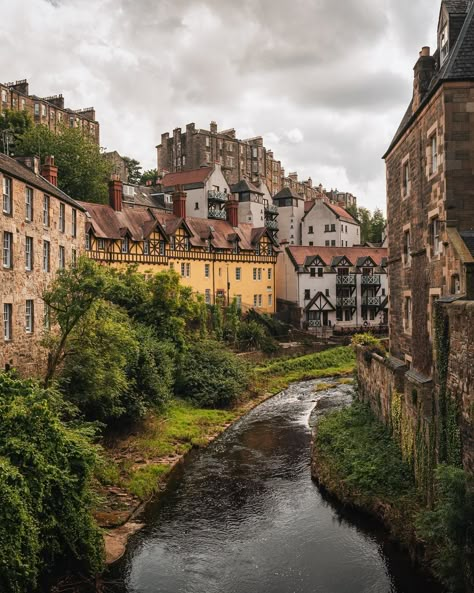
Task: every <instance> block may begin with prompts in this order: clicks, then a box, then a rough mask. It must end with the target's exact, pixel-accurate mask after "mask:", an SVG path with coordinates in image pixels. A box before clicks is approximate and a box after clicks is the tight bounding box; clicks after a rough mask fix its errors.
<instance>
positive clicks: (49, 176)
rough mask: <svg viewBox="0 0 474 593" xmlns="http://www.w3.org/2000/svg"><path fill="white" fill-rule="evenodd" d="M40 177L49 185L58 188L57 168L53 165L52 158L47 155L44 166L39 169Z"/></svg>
mask: <svg viewBox="0 0 474 593" xmlns="http://www.w3.org/2000/svg"><path fill="white" fill-rule="evenodd" d="M41 175H42V176H43V177H44V178H45V179H46V181H49V183H51V185H55V186H56V187H57V186H58V168H57V167H56V165H55V164H54V156H53V155H48V156H47V157H45V159H44V164H43V166H42V167H41Z"/></svg>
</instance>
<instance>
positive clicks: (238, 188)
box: [230, 179, 264, 196]
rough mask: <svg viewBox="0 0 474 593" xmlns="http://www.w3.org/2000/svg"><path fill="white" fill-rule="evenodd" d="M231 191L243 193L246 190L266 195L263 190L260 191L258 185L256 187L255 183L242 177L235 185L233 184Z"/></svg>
mask: <svg viewBox="0 0 474 593" xmlns="http://www.w3.org/2000/svg"><path fill="white" fill-rule="evenodd" d="M230 191H231V192H232V193H233V194H242V193H245V192H251V193H253V194H259V195H261V196H263V195H264V194H263V192H262V191H260V190H259V189H258V188H257V187H255V185H254V184H253V183H250V181H247V180H246V179H241V180H240V181H239V182H238V183H236V184H235V185H231V187H230Z"/></svg>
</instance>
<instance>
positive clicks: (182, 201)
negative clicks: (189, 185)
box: [172, 185, 186, 218]
mask: <svg viewBox="0 0 474 593" xmlns="http://www.w3.org/2000/svg"><path fill="white" fill-rule="evenodd" d="M172 199H173V214H174V215H175V216H176V217H177V218H186V192H185V191H183V186H182V185H177V186H176V187H175V191H174V192H173V196H172Z"/></svg>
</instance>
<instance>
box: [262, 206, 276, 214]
mask: <svg viewBox="0 0 474 593" xmlns="http://www.w3.org/2000/svg"><path fill="white" fill-rule="evenodd" d="M265 211H266V212H271V213H272V214H278V206H275V204H265Z"/></svg>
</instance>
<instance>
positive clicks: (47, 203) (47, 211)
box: [43, 195, 49, 226]
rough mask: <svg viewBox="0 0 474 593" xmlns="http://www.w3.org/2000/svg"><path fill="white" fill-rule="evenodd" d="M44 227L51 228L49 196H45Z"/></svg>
mask: <svg viewBox="0 0 474 593" xmlns="http://www.w3.org/2000/svg"><path fill="white" fill-rule="evenodd" d="M43 226H49V196H47V195H44V196H43Z"/></svg>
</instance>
